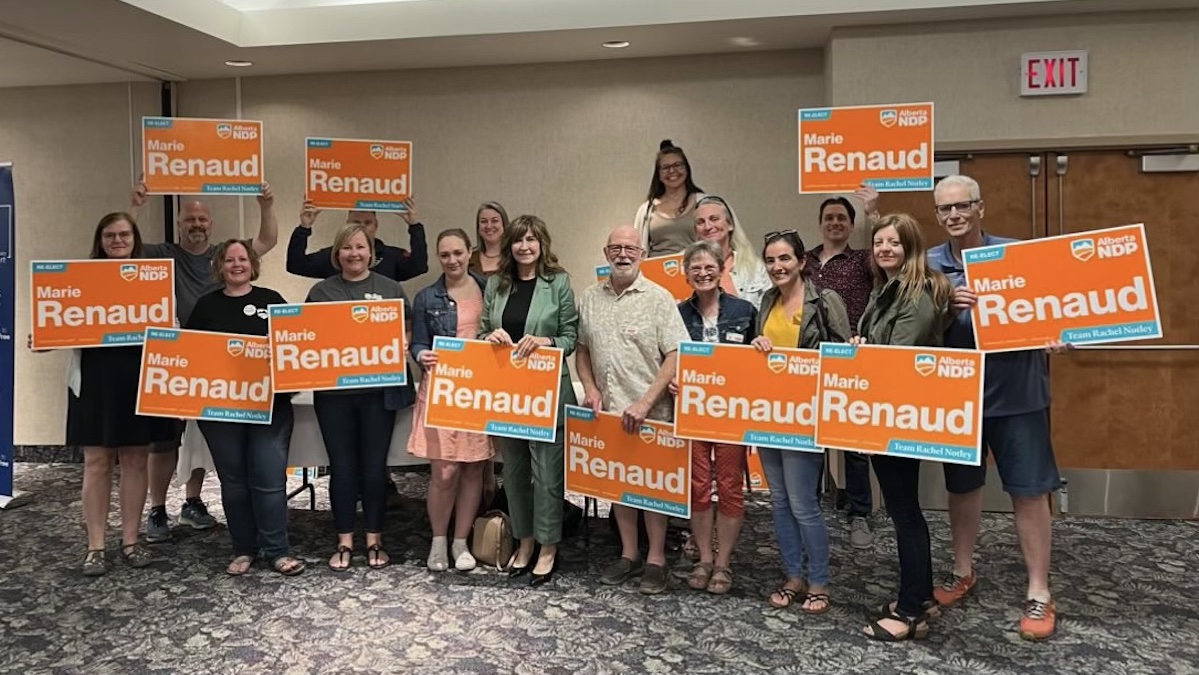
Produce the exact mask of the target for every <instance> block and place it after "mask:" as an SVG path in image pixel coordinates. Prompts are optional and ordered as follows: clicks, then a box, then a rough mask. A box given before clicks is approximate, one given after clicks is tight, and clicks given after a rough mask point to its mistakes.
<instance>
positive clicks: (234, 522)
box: [184, 239, 305, 576]
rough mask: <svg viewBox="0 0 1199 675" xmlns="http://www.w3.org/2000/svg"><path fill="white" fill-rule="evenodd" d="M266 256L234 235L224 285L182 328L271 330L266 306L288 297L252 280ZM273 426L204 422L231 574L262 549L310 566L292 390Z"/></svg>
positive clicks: (217, 274) (282, 563)
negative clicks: (292, 470)
mask: <svg viewBox="0 0 1199 675" xmlns="http://www.w3.org/2000/svg"><path fill="white" fill-rule="evenodd" d="M259 265H260V259H259V256H258V252H257V251H255V250H254V247H253V246H250V245H249V242H246V241H242V240H241V239H228V240H226V241H223V242H221V243H220V244H219V245H217V248H216V252H215V253H214V254H213V256H212V276H213V279H214V280H215V281H216V282H217V283H219V284H223V285H224V288H221V289H219V290H216V291H213V292H212V293H209V294H208V295H205V296H201V297H200V299H199V300H198V301H197V302H196V307H195V309H193V310H192V313H191V315H190V316H188V319H187V324H186V325H184V328H187V329H190V330H204V331H213V332H217V333H237V334H240V335H262V336H265V335H267V333H268V331H267V306H268V305H282V304H285V303H286V302H287V301H286V300H284V299H283V296H282V295H279V293H278V292H277V291H274V290H271V289H269V288H263V287H261V286H255V285H253V282H254V281H257V279H258V272H259ZM272 407H273V410H272V412H271V423H270V424H249V423H244V422H212V421H207V420H205V421H201V422H199V423H198V426H199V427H200V432H201V433H203V434H204V440H205V441H206V442H207V443H208V449H209V451H210V452H211V453H212V463H213V464H215V465H216V471H217V476H218V477H219V478H220V481H221V504H222V505H223V506H224V508H225V518H226V520H228V522H229V537H230V538H231V539H232V540H233V560H232V561H231V562H230V563H229V566H228V567H227V568H225V572H227V573H228V574H229V575H230V576H241V575H243V574H245V573H247V572H249V571H250V567H251V566H252V565H253V564H254V559H255V558H257V557H258V554H259V552H261V553H262V555H263V556H264V557H265V558H266V559H267V561H268V563H269V564H270V566H271V569H273V570H275V571H276V572H278V573H280V574H283V575H285V576H295V575H297V574H299V573H301V572H303V571H304V567H305V565H304V561H302V560H300V559H298V558H294V557H292V556H291V555H290V554H289V553H290V544H289V542H288V537H287V455H288V450H289V448H290V446H291V431H292V426H293V423H294V421H295V418H294V417H293V416H292V409H291V394H276V395H275V396H274V401H273V402H272Z"/></svg>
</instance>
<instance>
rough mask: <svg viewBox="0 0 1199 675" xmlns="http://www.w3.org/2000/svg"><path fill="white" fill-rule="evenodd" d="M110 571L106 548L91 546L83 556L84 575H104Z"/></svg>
mask: <svg viewBox="0 0 1199 675" xmlns="http://www.w3.org/2000/svg"><path fill="white" fill-rule="evenodd" d="M107 571H108V560H106V559H105V558H104V549H102V548H89V549H88V550H87V555H85V556H83V576H85V577H98V576H103V575H104V573H105V572H107Z"/></svg>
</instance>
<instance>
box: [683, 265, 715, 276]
mask: <svg viewBox="0 0 1199 675" xmlns="http://www.w3.org/2000/svg"><path fill="white" fill-rule="evenodd" d="M719 271H720V268H719V267H717V266H716V265H692V266H691V267H688V268H687V274H716V273H717V272H719Z"/></svg>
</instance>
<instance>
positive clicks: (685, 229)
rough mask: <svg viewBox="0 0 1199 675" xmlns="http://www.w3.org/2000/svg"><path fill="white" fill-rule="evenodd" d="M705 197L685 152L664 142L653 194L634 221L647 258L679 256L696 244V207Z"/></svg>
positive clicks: (651, 189) (652, 183) (656, 164)
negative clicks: (688, 247) (693, 178)
mask: <svg viewBox="0 0 1199 675" xmlns="http://www.w3.org/2000/svg"><path fill="white" fill-rule="evenodd" d="M703 196H704V195H703V190H701V189H700V188H699V186H698V185H696V184H695V181H693V180H692V179H691V163H690V162H688V161H687V155H686V154H684V153H683V149H682V148H680V147H678V146H676V145H675V144H674V143H672V142H671V141H670V139H666V140H664V141H662V143H661V144H659V146H658V157H657V158H656V159H655V160H654V175H653V177H651V178H650V181H649V194H648V196H647V197H646V200H645V203H643V204H642V205H641V207H640V208H638V209H637V215H636V216H634V217H633V223H634V224H635V226H636V227H637V231H638V232H640V233H641V247H642V248H644V249H645V252H646V253H645V254H646V257H650V258H652V257H655V256H662V255H671V254H674V253H678V252H679V251H682V250H683V249H684V248H686V247H687V244H690V243H691V242H693V241H695V213H694V212H695V203H696V201H698V200H699V199H700V198H701V197H703Z"/></svg>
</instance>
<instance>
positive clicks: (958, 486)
mask: <svg viewBox="0 0 1199 675" xmlns="http://www.w3.org/2000/svg"><path fill="white" fill-rule="evenodd" d="M933 197H934V199H935V200H936V214H937V221H938V222H940V223H941V225H942V226H943V227H944V228H945V231H946V233H948V235H949V241H947V242H945V243H944V244H941V245H940V246H936V247H934V248H932V249H930V250H929V252H928V259H929V265H930V267H932V268H933V269H935V270H937V271H939V272H941V273H943V274H945V275H946V276H948V277H949V279H950V280H951V281H952V282H953V285H954V287H955V288H954V292H953V299H952V301H951V302H952V305H953V309H954V310H956V312H957V316H956V318H955V320H954V321H953V323H951V324H950V326H949V328H948V329H947V331H946V333H945V346H946V347H960V348H963V349H973V348H974V333H973V327H972V325H971V321H972V318H971V311H970V310H971V308H973V307H974V305H975V303H976V302H977V299H978V297H977V295H975V293H974V291H973V290H971V289H970V288H969V287H967V286H966V275H965V268H964V265H963V263H962V251H964V250H966V249H972V248H978V247H980V246H991V245H995V244H1006V243H1011V242H1013V241H1016V240H1015V239H1008V238H1004V237H996V236H994V235H991V234H987V233H986V232H984V231H983V227H982V219H983V215H984V208H983V199H982V192H981V190H980V189H979V185H978V183H977V182H976V181H975V180H974V179H972V178H970V177H968V176H948V177H946V178H943V179H941V181H940V182H939V183H937V186H936V189H935V190H934V191H933ZM1050 347H1051V348H1053V349H1058V348H1059V347H1060V345H1058V344H1053V345H1050ZM984 377H985V379H984V385H983V386H984V390H983V432H982V433H983V435H982V449H981V450H982V452H983V453H984V454H983V457H984V461H983V462H982V463H981V464H980V465H979V466H965V465H959V464H945V465H944V470H945V489H946V490H947V491H948V492H949V523H950V529H951V531H952V536H953V560H954V562H953V573H952V574H951V575H947V577H946V580H945V581H944V582H943V583H942V584H941V585H940V586H939V587H937V588H936V589H934V590H933V595H934V596H935V597H936V599H937V603H938V604H939V605H941V606H943V607H949V606H952V605H954V604H957V603H958V602H959V601H960V600H961V599H962V598H964V597H965V596H966V594H967V593H969V592H970V591H971V590H973V588H974V585H975V576H974V569H973V565H972V562H973V561H972V558H973V555H974V544H975V542H976V541H977V540H978V530H979V524H980V519H981V514H982V502H983V494H982V488H983V485H984V484H985V483H986V479H987V465H986V461H985V457H986V454H985V453H986V452H987V449H988V447H989V448H990V449H991V450H992V451H993V453H994V459H995V466H996V468H998V469H999V476H1000V478H1001V480H1002V481H1003V490H1004V492H1007V493H1008V494H1009V495H1011V497H1012V508H1013V510H1014V511H1015V517H1016V533H1017V537H1018V539H1019V540H1020V550H1021V551H1022V552H1023V554H1024V564H1025V566H1026V567H1027V568H1028V591H1027V596H1026V600H1025V604H1024V613H1023V615H1022V616H1021V617H1020V636H1021V637H1023V638H1026V639H1030V640H1038V639H1044V638H1047V637H1049V636H1050V635H1052V634H1053V630H1054V624H1055V614H1054V606H1053V601H1052V599H1051V598H1050V594H1049V549H1050V520H1051V514H1050V511H1049V500H1048V499H1046V496H1047V495H1048V494H1049V493H1051V492H1053V491H1055V490H1057V489H1058V488H1060V487H1061V484H1062V483H1061V477H1060V476H1059V475H1058V470H1057V463H1056V461H1055V460H1054V457H1053V445H1052V444H1051V443H1050V438H1049V370H1048V364H1047V363H1046V359H1045V354H1044V353H1043V352H1042V351H1041V350H1039V349H1032V350H1025V351H1013V352H996V353H991V354H988V355H987V359H986V364H985V376H984Z"/></svg>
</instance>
